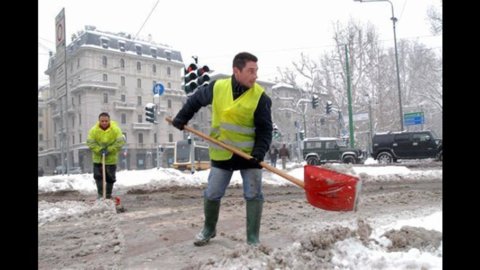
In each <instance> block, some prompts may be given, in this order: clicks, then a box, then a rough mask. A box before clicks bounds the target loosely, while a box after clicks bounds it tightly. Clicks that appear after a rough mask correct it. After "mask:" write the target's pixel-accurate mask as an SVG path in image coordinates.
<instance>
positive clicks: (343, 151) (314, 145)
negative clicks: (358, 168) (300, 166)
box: [303, 137, 366, 165]
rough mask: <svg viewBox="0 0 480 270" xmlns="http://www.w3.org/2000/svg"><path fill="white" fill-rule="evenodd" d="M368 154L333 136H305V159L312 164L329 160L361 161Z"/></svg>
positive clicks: (342, 161)
mask: <svg viewBox="0 0 480 270" xmlns="http://www.w3.org/2000/svg"><path fill="white" fill-rule="evenodd" d="M365 158H366V154H365V153H364V152H363V151H362V150H361V149H358V148H350V147H348V146H347V143H346V141H344V140H342V139H340V138H333V137H315V138H305V139H304V140H303V159H304V160H305V161H306V162H307V164H310V165H320V164H324V163H327V162H339V163H353V164H356V163H360V164H362V163H363V162H364V161H365Z"/></svg>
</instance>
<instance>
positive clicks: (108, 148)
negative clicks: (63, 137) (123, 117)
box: [87, 112, 125, 199]
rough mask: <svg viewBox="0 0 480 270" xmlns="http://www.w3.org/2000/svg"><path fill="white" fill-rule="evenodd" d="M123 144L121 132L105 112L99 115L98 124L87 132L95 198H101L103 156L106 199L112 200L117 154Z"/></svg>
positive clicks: (123, 138)
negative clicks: (95, 188) (95, 187)
mask: <svg viewBox="0 0 480 270" xmlns="http://www.w3.org/2000/svg"><path fill="white" fill-rule="evenodd" d="M124 144H125V137H124V136H123V134H122V130H121V129H120V127H119V126H118V125H117V123H116V122H115V121H111V120H110V115H109V114H108V113H106V112H102V113H100V115H99V116H98V122H97V123H96V124H95V125H94V126H93V127H92V128H91V129H90V131H89V132H88V138H87V145H88V147H89V148H90V150H91V151H92V160H93V178H94V179H95V183H96V185H97V198H98V199H100V198H102V197H103V171H102V170H103V168H102V156H103V155H105V175H106V177H105V178H106V188H105V189H106V192H105V193H106V196H105V197H106V198H107V199H111V198H112V190H113V184H114V183H115V181H116V178H115V173H116V171H117V161H118V152H119V151H120V150H121V148H122V146H123V145H124Z"/></svg>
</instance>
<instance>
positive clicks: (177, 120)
mask: <svg viewBox="0 0 480 270" xmlns="http://www.w3.org/2000/svg"><path fill="white" fill-rule="evenodd" d="M187 122H188V121H184V120H182V119H180V118H179V117H178V116H177V117H175V118H174V119H173V120H172V125H173V126H174V127H176V128H178V129H180V130H183V126H185V125H186V124H187Z"/></svg>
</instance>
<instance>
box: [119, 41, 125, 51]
mask: <svg viewBox="0 0 480 270" xmlns="http://www.w3.org/2000/svg"><path fill="white" fill-rule="evenodd" d="M118 48H120V51H121V52H124V51H125V41H123V40H119V41H118Z"/></svg>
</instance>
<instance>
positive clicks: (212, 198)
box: [172, 52, 273, 246]
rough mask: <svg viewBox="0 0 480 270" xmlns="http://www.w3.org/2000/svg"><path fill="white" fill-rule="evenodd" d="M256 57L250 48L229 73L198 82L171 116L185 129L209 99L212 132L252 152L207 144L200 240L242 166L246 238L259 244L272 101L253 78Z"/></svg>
mask: <svg viewBox="0 0 480 270" xmlns="http://www.w3.org/2000/svg"><path fill="white" fill-rule="evenodd" d="M257 61H258V59H257V57H256V56H254V55H253V54H251V53H248V52H241V53H238V54H237V55H236V56H235V57H234V59H233V65H232V66H233V75H232V76H231V77H229V78H226V79H218V80H216V81H213V82H211V83H210V84H209V85H207V86H201V87H199V88H198V89H197V90H196V91H195V92H194V93H193V94H192V95H191V96H190V97H189V98H188V100H187V102H186V103H185V105H184V106H183V107H182V109H181V110H180V111H179V112H178V113H177V115H176V116H175V118H174V119H173V121H172V124H173V126H175V127H176V128H178V129H180V130H183V127H184V125H186V124H187V123H188V121H189V120H190V119H191V118H192V117H193V115H194V114H195V113H196V112H197V111H198V110H199V109H200V108H201V107H205V106H208V105H210V104H211V105H212V119H211V130H210V136H211V137H213V138H215V139H217V140H219V141H222V142H224V143H226V144H229V145H232V146H235V147H237V148H238V149H240V150H241V151H243V152H245V153H247V154H249V155H251V156H252V158H251V159H250V160H247V159H244V158H242V157H240V156H238V155H235V154H233V153H232V152H230V151H228V150H225V149H223V148H221V147H220V146H217V145H215V144H210V147H209V155H210V160H211V169H210V173H209V175H208V184H207V188H206V189H205V190H204V192H203V196H204V198H203V203H204V204H203V205H204V215H205V221H204V227H203V229H202V231H200V232H199V233H198V234H197V235H196V236H195V240H194V242H193V243H194V245H196V246H203V245H205V244H207V243H208V241H209V240H210V239H211V238H214V237H215V236H216V233H217V232H216V225H217V221H218V214H219V211H220V202H221V199H222V197H223V196H224V195H225V190H226V188H227V186H228V184H229V183H230V179H231V177H232V174H233V172H234V171H236V170H240V174H241V176H242V180H243V197H244V199H245V201H246V216H247V218H246V238H247V243H248V244H249V245H258V244H259V243H260V240H259V232H260V220H261V216H262V208H263V201H264V197H263V193H262V170H261V169H262V166H261V165H260V164H259V163H260V162H261V161H263V159H264V157H265V154H266V152H267V151H268V148H269V145H270V143H271V141H272V130H273V128H272V116H271V106H272V101H271V99H270V97H268V96H267V94H266V93H265V91H264V89H263V88H262V87H261V86H260V85H259V84H257V83H256V79H257V71H258V66H257Z"/></svg>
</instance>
